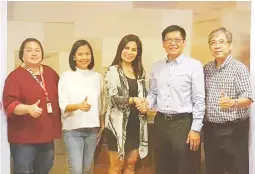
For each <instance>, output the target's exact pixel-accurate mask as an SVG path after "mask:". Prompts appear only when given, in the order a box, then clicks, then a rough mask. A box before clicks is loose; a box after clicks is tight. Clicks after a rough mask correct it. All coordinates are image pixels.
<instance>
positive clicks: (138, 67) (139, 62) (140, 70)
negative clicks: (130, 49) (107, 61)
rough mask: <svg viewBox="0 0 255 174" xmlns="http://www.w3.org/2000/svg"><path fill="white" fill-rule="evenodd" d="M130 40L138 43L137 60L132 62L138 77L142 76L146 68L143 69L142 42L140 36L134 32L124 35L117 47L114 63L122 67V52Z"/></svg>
mask: <svg viewBox="0 0 255 174" xmlns="http://www.w3.org/2000/svg"><path fill="white" fill-rule="evenodd" d="M128 42H135V43H136V45H137V55H136V58H135V60H134V61H133V62H132V63H131V64H132V68H133V71H134V75H135V77H136V78H141V77H142V75H143V73H144V69H143V64H142V51H143V50H142V42H141V40H140V39H139V37H138V36H136V35H133V34H129V35H126V36H124V37H123V38H122V39H121V41H120V43H119V46H118V49H117V53H116V55H115V59H114V60H113V62H112V65H118V67H119V68H122V67H121V62H122V58H121V52H122V51H123V49H124V48H125V46H126V45H127V43H128Z"/></svg>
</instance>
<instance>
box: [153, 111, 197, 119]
mask: <svg viewBox="0 0 255 174" xmlns="http://www.w3.org/2000/svg"><path fill="white" fill-rule="evenodd" d="M157 115H158V116H159V117H161V118H164V119H165V120H179V119H183V118H186V117H190V116H192V113H179V114H164V113H161V112H157Z"/></svg>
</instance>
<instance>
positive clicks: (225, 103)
mask: <svg viewBox="0 0 255 174" xmlns="http://www.w3.org/2000/svg"><path fill="white" fill-rule="evenodd" d="M234 102H235V100H233V99H231V98H229V96H227V95H226V93H225V92H223V91H222V92H221V98H220V99H219V106H220V107H221V108H222V109H229V108H231V107H232V106H233V105H234Z"/></svg>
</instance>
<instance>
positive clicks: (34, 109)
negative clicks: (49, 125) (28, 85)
mask: <svg viewBox="0 0 255 174" xmlns="http://www.w3.org/2000/svg"><path fill="white" fill-rule="evenodd" d="M39 104H40V100H38V101H37V102H36V103H34V104H32V105H30V106H28V113H29V114H30V115H31V116H32V117H34V118H37V117H39V116H41V114H42V111H43V110H42V108H39V107H38V106H39Z"/></svg>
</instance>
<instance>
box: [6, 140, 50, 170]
mask: <svg viewBox="0 0 255 174" xmlns="http://www.w3.org/2000/svg"><path fill="white" fill-rule="evenodd" d="M10 149H11V156H12V158H13V169H14V174H48V173H49V172H50V169H51V168H52V166H53V159H54V142H49V143H40V144H17V143H11V144H10Z"/></svg>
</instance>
